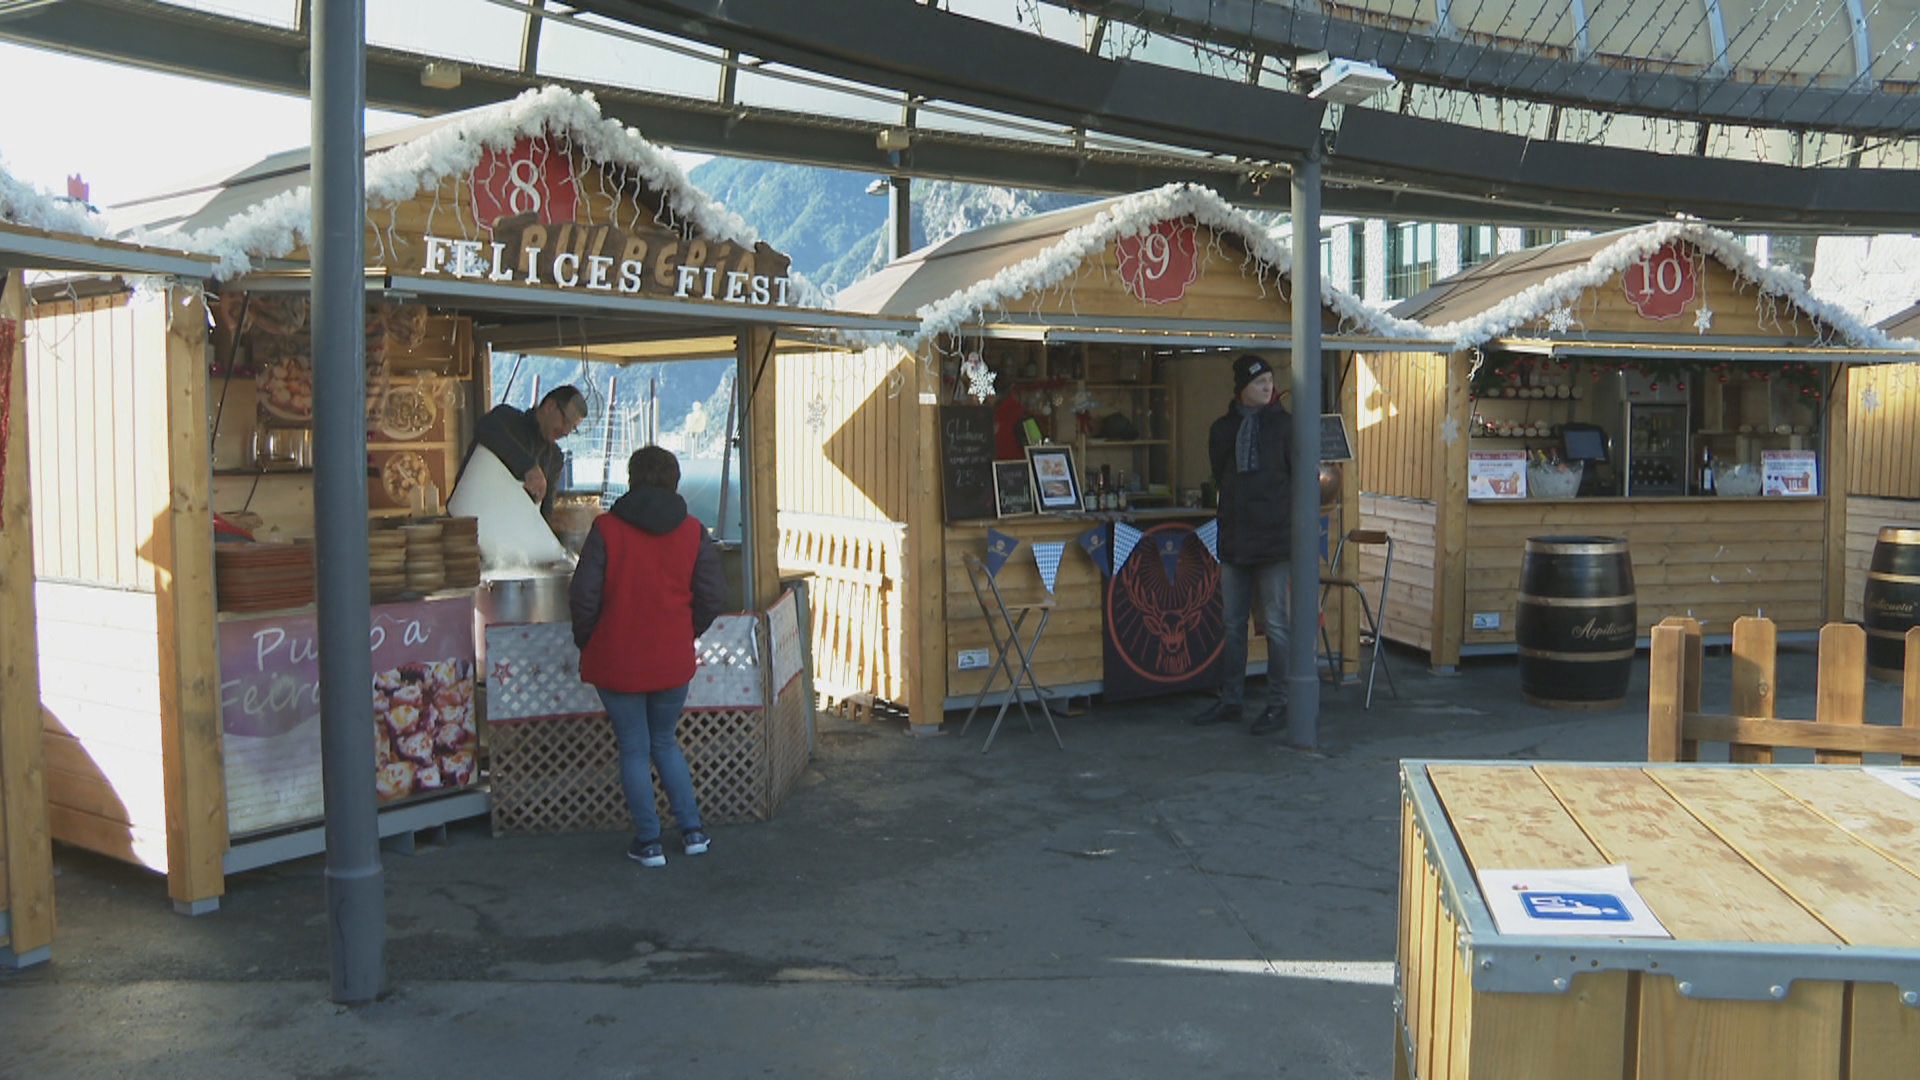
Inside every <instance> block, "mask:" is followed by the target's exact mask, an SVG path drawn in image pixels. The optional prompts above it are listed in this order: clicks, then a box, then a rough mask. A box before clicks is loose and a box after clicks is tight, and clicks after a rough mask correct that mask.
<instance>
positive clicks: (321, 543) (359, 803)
mask: <svg viewBox="0 0 1920 1080" xmlns="http://www.w3.org/2000/svg"><path fill="white" fill-rule="evenodd" d="M366 25H367V9H366V0H314V3H313V33H312V48H313V64H312V71H313V76H312V98H313V176H314V184H313V449H314V470H313V511H314V514H313V516H314V561H315V564H316V566H317V568H318V572H319V589H318V593H319V605H318V607H319V621H320V657H319V659H320V749H321V783H322V785H323V790H324V793H325V796H326V830H327V870H326V882H327V933H328V944H329V946H330V947H331V957H332V969H333V1000H334V1001H337V1002H341V1003H356V1002H366V1001H372V1000H374V999H375V998H377V997H379V996H380V993H381V992H382V991H383V990H384V989H385V988H386V936H387V927H386V922H387V918H386V895H385V881H384V871H383V870H382V869H381V866H380V827H379V820H378V817H377V815H376V810H375V806H376V800H375V795H374V787H373V773H374V766H373V740H372V739H370V738H368V737H367V725H368V724H369V723H370V714H369V712H368V705H367V700H368V699H367V695H368V694H370V693H371V692H372V690H371V687H372V686H373V658H372V654H371V653H370V651H369V650H368V648H367V640H368V636H369V634H370V632H371V622H372V613H371V609H370V606H369V604H368V602H367V371H366V363H365V356H366V347H367V342H366V333H367V331H366V318H367V309H366V269H365V268H366V219H367V213H366V170H365V165H366V102H367V80H366V52H365V48H366V46H365V41H366Z"/></svg>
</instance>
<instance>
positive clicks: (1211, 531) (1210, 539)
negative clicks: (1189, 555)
mask: <svg viewBox="0 0 1920 1080" xmlns="http://www.w3.org/2000/svg"><path fill="white" fill-rule="evenodd" d="M1193 535H1195V536H1197V537H1199V538H1200V546H1201V547H1204V548H1206V549H1207V554H1209V555H1211V556H1213V561H1214V562H1219V561H1220V519H1219V518H1214V519H1212V520H1211V521H1208V522H1207V523H1206V524H1205V525H1202V526H1200V527H1199V528H1197V529H1195V530H1193Z"/></svg>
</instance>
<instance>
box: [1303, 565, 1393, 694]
mask: <svg viewBox="0 0 1920 1080" xmlns="http://www.w3.org/2000/svg"><path fill="white" fill-rule="evenodd" d="M1349 544H1351V545H1353V546H1355V547H1358V548H1367V547H1385V548H1386V561H1385V562H1384V563H1383V564H1382V565H1381V568H1380V576H1379V577H1378V578H1374V577H1370V576H1363V575H1361V574H1360V572H1359V568H1358V567H1357V566H1356V567H1355V568H1354V569H1353V571H1352V572H1351V573H1346V574H1342V573H1339V572H1338V571H1339V569H1340V567H1341V565H1342V563H1341V562H1340V557H1341V555H1343V554H1344V553H1345V552H1346V550H1347V545H1349ZM1355 561H1356V562H1357V561H1358V555H1357V553H1356V559H1355ZM1327 565H1328V566H1329V567H1332V568H1333V571H1334V572H1331V573H1326V574H1322V575H1320V607H1321V609H1322V610H1323V611H1324V610H1325V609H1326V606H1327V597H1328V596H1329V595H1331V594H1332V593H1333V592H1334V591H1335V590H1336V589H1352V590H1353V594H1354V595H1355V596H1357V597H1359V598H1360V618H1361V624H1360V644H1361V645H1362V647H1366V648H1370V649H1371V650H1372V655H1371V656H1370V657H1369V658H1368V660H1367V699H1366V704H1365V706H1364V707H1365V708H1369V709H1371V708H1373V681H1374V678H1375V677H1376V676H1378V675H1379V673H1380V665H1381V660H1382V657H1381V655H1380V640H1381V635H1380V623H1381V621H1382V620H1383V619H1384V618H1385V617H1386V610H1387V583H1388V581H1390V580H1391V579H1392V577H1393V537H1392V536H1390V535H1388V534H1387V531H1386V530H1385V529H1351V530H1348V532H1347V534H1346V535H1345V536H1342V537H1341V538H1340V542H1339V543H1337V544H1335V545H1334V547H1333V557H1332V558H1331V559H1329V560H1327ZM1376 581H1377V582H1378V583H1379V587H1380V588H1379V592H1378V594H1377V595H1376V597H1375V598H1374V599H1372V600H1371V601H1369V599H1368V597H1367V587H1368V586H1370V585H1373V584H1374V583H1375V582H1376ZM1320 645H1321V647H1322V648H1324V649H1325V650H1326V653H1327V666H1328V667H1329V668H1330V669H1331V668H1333V645H1332V643H1331V642H1330V641H1328V639H1327V624H1326V620H1325V619H1324V618H1323V619H1322V620H1321V621H1320ZM1333 674H1334V681H1335V683H1338V682H1339V671H1338V670H1337V669H1335V670H1334V671H1333ZM1387 688H1388V689H1390V690H1392V691H1393V696H1394V697H1399V696H1400V688H1399V687H1398V686H1395V685H1394V682H1393V669H1392V668H1388V669H1387Z"/></svg>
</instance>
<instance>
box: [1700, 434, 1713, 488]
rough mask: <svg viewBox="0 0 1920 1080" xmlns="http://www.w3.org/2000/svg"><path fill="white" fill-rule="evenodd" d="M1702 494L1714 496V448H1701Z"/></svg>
mask: <svg viewBox="0 0 1920 1080" xmlns="http://www.w3.org/2000/svg"><path fill="white" fill-rule="evenodd" d="M1700 494H1702V495H1711V494H1713V447H1711V446H1703V447H1701V448H1700Z"/></svg>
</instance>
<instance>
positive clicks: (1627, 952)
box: [1395, 761, 1920, 1080]
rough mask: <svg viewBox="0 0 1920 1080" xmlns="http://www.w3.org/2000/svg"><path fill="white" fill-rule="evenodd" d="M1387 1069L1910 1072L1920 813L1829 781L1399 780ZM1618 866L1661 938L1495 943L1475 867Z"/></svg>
mask: <svg viewBox="0 0 1920 1080" xmlns="http://www.w3.org/2000/svg"><path fill="white" fill-rule="evenodd" d="M1401 786H1402V809H1403V814H1402V827H1401V894H1400V935H1399V986H1398V989H1399V993H1398V994H1397V995H1396V1009H1397V1011H1398V1014H1399V1017H1398V1019H1399V1024H1398V1025H1397V1035H1398V1045H1397V1047H1396V1054H1395V1058H1396V1062H1395V1065H1396V1067H1395V1075H1396V1076H1400V1077H1418V1078H1420V1080H1431V1078H1436V1077H1441V1078H1451V1080H1467V1078H1471V1080H1489V1078H1514V1080H1574V1078H1578V1080H1588V1078H1604V1080H1626V1078H1632V1080H1667V1078H1672V1080H1710V1078H1722V1077H1724V1078H1728V1080H1734V1078H1738V1080H1763V1078H1779V1080H1827V1078H1831V1080H1895V1078H1901V1080H1910V1078H1912V1077H1914V1076H1917V1075H1920V798H1915V797H1913V796H1912V795H1909V794H1906V793H1903V792H1902V791H1900V790H1898V789H1897V788H1896V787H1895V786H1894V785H1893V784H1890V783H1887V782H1886V781H1884V780H1882V779H1880V778H1878V777H1876V776H1874V775H1871V774H1870V773H1868V772H1867V771H1866V770H1865V769H1864V768H1862V767H1858V766H1842V765H1799V766H1796V765H1729V764H1670V763H1662V764H1646V765H1642V764H1571V763H1569V764H1541V763H1533V764H1529V763H1517V762H1497V763H1472V762H1438V761H1409V762H1405V763H1403V765H1402V769H1401ZM1613 864H1625V865H1626V866H1627V867H1628V869H1629V871H1630V873H1631V875H1632V881H1633V886H1634V889H1635V891H1637V892H1638V893H1639V894H1640V896H1641V897H1642V898H1644V899H1645V901H1646V902H1647V905H1648V907H1650V908H1651V909H1652V912H1653V914H1654V915H1655V916H1656V917H1657V918H1658V919H1659V920H1660V922H1661V924H1662V925H1663V926H1665V928H1666V929H1667V930H1668V931H1669V932H1670V933H1671V935H1672V937H1671V939H1665V938H1657V939H1656V938H1595V937H1572V936H1565V935H1560V936H1533V935H1529V936H1520V935H1515V934H1501V933H1499V932H1498V931H1497V930H1496V929H1495V926H1494V921H1493V918H1492V915H1491V914H1490V912H1489V909H1488V907H1487V904H1486V902H1485V900H1484V898H1483V897H1482V895H1481V892H1480V889H1479V886H1478V885H1477V884H1476V879H1475V876H1474V875H1475V873H1476V872H1477V871H1480V870H1488V869H1519V870H1546V869H1592V868H1599V867H1605V866H1609V865H1613Z"/></svg>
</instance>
